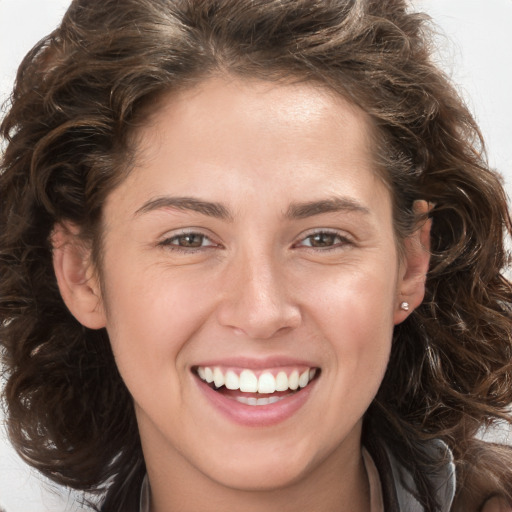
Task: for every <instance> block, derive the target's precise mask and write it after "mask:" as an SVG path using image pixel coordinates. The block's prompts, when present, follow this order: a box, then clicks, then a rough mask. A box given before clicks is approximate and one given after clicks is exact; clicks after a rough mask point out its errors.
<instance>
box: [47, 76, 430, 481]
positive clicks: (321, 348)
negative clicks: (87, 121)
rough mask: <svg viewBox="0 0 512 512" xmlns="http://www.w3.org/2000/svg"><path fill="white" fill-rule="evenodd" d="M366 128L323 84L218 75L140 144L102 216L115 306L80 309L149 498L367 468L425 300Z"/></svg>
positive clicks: (107, 297) (178, 103)
mask: <svg viewBox="0 0 512 512" xmlns="http://www.w3.org/2000/svg"><path fill="white" fill-rule="evenodd" d="M368 130H369V124H368V120H367V118H366V116H365V115H364V113H363V112H361V111H359V110H357V109H356V108H355V107H352V106H351V105H349V104H348V103H346V102H345V101H344V100H342V99H341V98H338V97H335V96H333V95H332V94H329V93H328V92H326V91H324V90H322V89H320V88H318V87H314V86H312V85H304V84H302V85H275V84H274V85H272V84H268V83H264V82H258V81H244V82H241V81H237V80H232V81H227V80H221V79H211V80H208V81H206V82H204V83H202V84H201V85H200V86H198V87H197V88H195V89H193V90H189V91H187V92H185V93H182V94H181V95H175V96H170V97H169V98H168V99H167V100H165V101H164V103H163V104H162V107H161V108H160V109H159V111H158V113H157V114H156V115H154V116H153V117H152V119H151V120H150V121H149V122H148V123H147V126H146V127H145V128H144V129H143V130H142V131H141V132H140V134H139V135H140V138H139V145H140V147H139V151H138V155H139V158H138V161H137V164H136V166H135V168H134V169H133V171H132V172H131V174H130V175H129V176H128V178H127V179H126V180H125V181H124V182H123V183H122V184H121V185H120V186H119V187H118V188H117V189H116V190H114V191H113V192H112V193H111V194H110V196H109V198H108V200H107V203H106V205H105V209H104V223H103V224H104V245H103V262H102V265H103V266H102V269H101V276H102V281H103V283H102V291H103V296H102V297H101V299H100V300H101V304H102V306H101V307H100V308H97V309H95V311H94V313H90V315H93V314H94V315H96V316H95V317H94V318H95V320H91V318H92V317H91V316H89V317H87V315H84V314H82V313H80V311H78V312H77V311H76V309H77V308H76V307H75V306H73V305H71V306H70V309H72V311H73V312H74V313H75V314H76V316H77V317H78V318H79V319H81V321H82V322H83V323H85V324H87V323H89V324H90V326H91V327H99V326H100V325H102V324H103V323H104V325H105V326H106V328H107V331H108V334H109V337H110V340H111V343H112V347H113V351H114V354H115V357H116V361H117V364H118V367H119V370H120V372H121V375H122V377H123V379H124V381H125V383H126V385H127V387H128V389H129V390H130V392H131V394H132V396H133V399H134V402H135V408H136V414H137V420H138V424H139V429H140V434H141V439H142V444H143V449H144V454H145V458H146V462H147V467H148V472H149V475H150V479H151V483H152V487H154V488H155V489H156V488H158V486H159V485H163V482H164V481H165V482H167V483H169V482H172V481H174V480H176V479H178V480H180V481H181V482H183V481H185V480H186V481H189V480H191V479H194V478H195V479H196V483H197V482H198V481H201V482H202V485H212V486H221V487H222V486H223V487H225V488H231V489H246V490H248V489H278V488H282V487H285V486H288V485H290V484H292V483H293V482H298V481H301V480H303V479H304V478H307V477H308V476H311V475H314V474H317V473H318V472H319V471H320V472H321V471H322V468H327V467H329V468H338V470H339V471H343V469H342V468H351V469H350V470H349V473H350V472H352V473H357V471H354V470H355V468H358V467H359V466H360V433H361V423H362V417H363V414H364V412H365V411H366V409H367V408H368V406H369V405H370V403H371V401H372V399H373V398H374V396H375V394H376V393H377V390H378V388H379V385H380V383H381V380H382V378H383V375H384V372H385V369H386V365H387V361H388V356H389V352H390V347H391V338H392V331H393V326H394V324H395V323H397V322H399V321H401V320H403V319H404V318H405V315H406V314H407V313H406V312H404V311H402V310H400V307H399V304H400V302H401V301H403V300H408V301H409V302H410V303H411V306H412V307H414V306H415V305H416V304H417V303H418V302H419V301H420V300H421V294H422V282H421V283H420V284H415V285H414V286H413V287H412V285H411V284H410V282H411V279H412V278H411V277H410V275H411V273H412V271H411V268H408V266H407V262H402V263H400V261H399V257H398V252H397V247H396V244H395V238H394V232H393V224H392V207H391V198H390V194H389V192H388V189H387V188H386V186H385V185H384V184H383V182H382V181H381V179H380V178H379V177H378V175H377V174H376V172H375V169H374V167H373V165H372V158H371V155H370V153H369V147H368V146H369V140H370V138H369V136H368V133H369V131H368ZM422 261H423V260H422ZM57 267H58V265H57ZM57 275H58V277H59V271H58V269H57ZM62 281H63V279H62V277H59V284H61V290H62V288H63V286H62ZM418 282H419V281H418ZM91 283H92V284H91V290H92V291H93V292H94V293H96V294H97V295H99V293H100V291H99V286H98V285H97V284H96V285H95V284H94V281H91ZM411 290H412V291H411ZM412 292H414V293H412ZM63 295H64V296H65V298H66V294H65V292H64V293H63ZM69 302H70V301H68V305H69ZM71 302H72V301H71ZM73 308H75V310H73ZM78 309H79V308H78ZM80 315H82V316H80ZM212 380H213V382H211V381H212ZM217 387H218V389H216V388H217ZM347 478H348V477H347ZM347 481H348V480H347ZM159 482H160V484H159ZM169 485H170V484H169Z"/></svg>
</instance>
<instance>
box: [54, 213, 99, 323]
mask: <svg viewBox="0 0 512 512" xmlns="http://www.w3.org/2000/svg"><path fill="white" fill-rule="evenodd" d="M51 243H52V248H53V268H54V271H55V276H56V278H57V284H58V286H59V290H60V294H61V296H62V299H63V300H64V303H65V304H66V306H67V307H68V309H69V311H70V312H71V314H72V315H73V316H74V317H75V318H76V319H77V320H78V321H79V322H80V323H81V324H82V325H84V326H85V327H88V328H90V329H100V328H102V327H105V324H106V321H105V314H104V309H103V305H102V299H101V289H100V286H99V283H98V279H97V278H96V276H95V274H94V272H93V265H92V262H91V257H90V256H91V254H90V249H89V248H88V247H86V245H85V243H84V242H83V241H82V240H80V238H79V229H78V228H77V227H76V226H75V225H73V224H72V223H69V222H65V223H58V224H56V225H55V226H54V230H53V232H52V235H51Z"/></svg>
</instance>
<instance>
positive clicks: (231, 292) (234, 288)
mask: <svg viewBox="0 0 512 512" xmlns="http://www.w3.org/2000/svg"><path fill="white" fill-rule="evenodd" d="M283 263H284V262H279V259H278V258H276V257H275V256H274V255H273V254H272V251H271V250H270V249H267V250H263V249H261V248H258V249H254V248H253V249H250V248H248V247H247V248H245V249H241V250H240V251H238V254H237V255H236V256H235V257H234V258H233V260H232V262H231V264H230V265H229V268H227V269H226V274H227V275H226V279H225V285H226V288H225V290H224V293H223V294H222V295H223V300H222V303H221V304H220V305H219V321H220V322H221V323H222V324H223V325H226V326H230V327H232V328H234V329H236V330H238V331H243V333H245V334H246V335H247V336H249V337H251V338H258V339H267V338H270V337H272V336H273V335H274V334H276V333H277V332H280V331H282V330H283V329H286V328H292V327H296V326H297V325H298V323H299V321H300V313H299V309H298V307H297V305H296V304H294V301H293V297H291V296H290V294H289V290H288V289H287V286H286V277H285V275H284V268H283Z"/></svg>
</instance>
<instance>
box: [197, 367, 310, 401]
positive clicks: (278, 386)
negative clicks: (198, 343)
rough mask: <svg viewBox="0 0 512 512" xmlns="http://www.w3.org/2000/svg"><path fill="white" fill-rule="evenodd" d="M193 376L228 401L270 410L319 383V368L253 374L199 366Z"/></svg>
mask: <svg viewBox="0 0 512 512" xmlns="http://www.w3.org/2000/svg"><path fill="white" fill-rule="evenodd" d="M192 371H193V373H194V374H195V375H196V376H197V377H198V378H199V379H200V380H201V381H202V382H204V383H205V384H207V385H208V387H209V388H210V389H212V390H214V391H215V392H217V393H219V394H220V395H222V396H223V397H224V398H227V399H230V400H234V401H236V402H238V403H241V404H244V405H248V406H256V407H258V406H259V407H261V406H269V405H272V404H275V403H277V402H280V401H281V400H284V399H286V398H288V397H292V396H293V395H296V394H298V393H299V392H301V391H303V390H306V389H307V388H308V387H309V386H310V385H311V383H312V382H313V381H314V380H316V379H318V377H319V375H320V369H319V368H317V367H306V366H293V367H281V368H269V369H261V370H252V369H249V368H225V367H220V366H214V367H210V366H196V367H194V368H192Z"/></svg>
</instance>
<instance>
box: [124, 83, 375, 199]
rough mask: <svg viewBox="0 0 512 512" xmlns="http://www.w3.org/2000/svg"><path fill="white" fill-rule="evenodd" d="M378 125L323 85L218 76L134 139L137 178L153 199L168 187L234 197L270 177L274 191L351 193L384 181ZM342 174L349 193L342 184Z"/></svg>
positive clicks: (166, 104)
mask: <svg viewBox="0 0 512 512" xmlns="http://www.w3.org/2000/svg"><path fill="white" fill-rule="evenodd" d="M372 131H373V128H372V123H371V121H370V119H369V116H368V115H367V114H366V113H365V112H364V111H362V110H361V109H359V108H357V107H356V106H354V105H352V104H351V103H349V102H348V101H346V100H345V99H344V98H343V97H341V96H339V95H337V94H335V93H333V92H332V91H330V90H328V89H327V88H326V87H321V86H319V85H317V84H311V83H273V82H272V83H271V82H264V81H261V80H247V79H244V80H241V79H236V78H232V77H215V78H210V79H208V80H205V81H203V82H201V83H199V84H198V85H197V86H195V87H193V88H191V89H187V90H183V91H180V92H177V93H172V94H168V95H166V96H165V97H163V98H161V99H160V101H159V102H158V104H157V105H154V111H153V114H152V115H151V116H150V117H149V118H148V120H147V122H146V123H145V124H144V125H143V126H142V127H141V128H140V129H139V131H138V132H137V134H136V137H135V138H134V140H135V141H136V146H137V149H136V159H135V167H134V169H133V171H132V173H131V175H130V176H129V179H128V180H127V181H128V183H129V184H130V186H131V187H132V188H133V190H136V192H137V194H136V195H141V194H145V195H146V196H148V197H153V198H154V197H157V196H159V195H160V192H159V189H162V190H163V189H165V190H166V191H167V193H171V192H172V193H173V194H175V195H181V196H189V195H195V194H196V193H199V192H200V193H201V194H204V191H205V186H206V187H207V190H206V191H207V193H208V195H209V196H211V197H212V198H213V199H214V200H215V201H224V200H225V199H226V198H228V199H229V198H230V197H233V198H234V197H235V196H239V195H240V193H241V192H243V190H242V189H243V187H245V190H246V192H247V193H250V192H251V191H256V190H258V189H261V188H262V186H263V185H264V184H267V183H269V182H271V183H272V185H273V187H272V190H270V191H269V190H267V191H266V193H267V194H268V193H273V194H277V193H281V194H283V193H286V194H288V195H289V194H291V193H292V192H293V191H294V190H296V192H297V193H298V194H299V195H300V194H303V193H304V191H309V192H310V194H309V195H315V194H316V195H318V196H319V198H320V199H321V197H320V196H325V195H333V194H334V195H340V194H341V195H345V193H346V192H348V193H349V194H350V191H351V190H350V189H351V187H352V186H354V187H356V186H358V184H359V185H360V182H361V181H362V180H363V181H364V180H366V181H365V183H366V187H367V188H373V186H374V183H373V181H374V179H375V177H376V176H377V173H375V168H376V166H375V165H374V164H373V161H374V159H373V158H372V140H373V135H372ZM340 177H343V180H342V182H341V184H342V185H341V186H342V188H343V190H335V188H336V186H335V185H336V183H338V182H339V180H340ZM379 181H380V180H379ZM338 185H339V183H338ZM201 187H202V188H201ZM241 187H242V188H241ZM360 188H361V187H360ZM370 192H371V191H370ZM292 195H293V194H292ZM308 199H309V198H308V197H294V198H292V200H297V201H299V202H303V201H304V200H308ZM315 199H316V198H315ZM134 207H135V205H134Z"/></svg>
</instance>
